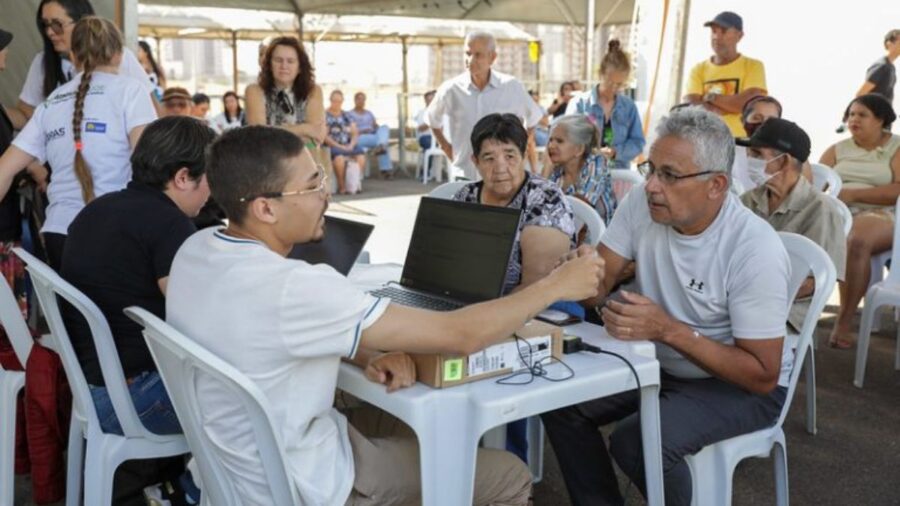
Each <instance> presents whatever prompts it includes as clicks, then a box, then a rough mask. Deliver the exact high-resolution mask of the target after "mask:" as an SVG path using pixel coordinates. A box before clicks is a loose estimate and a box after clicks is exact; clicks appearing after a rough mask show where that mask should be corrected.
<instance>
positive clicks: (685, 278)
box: [542, 107, 793, 506]
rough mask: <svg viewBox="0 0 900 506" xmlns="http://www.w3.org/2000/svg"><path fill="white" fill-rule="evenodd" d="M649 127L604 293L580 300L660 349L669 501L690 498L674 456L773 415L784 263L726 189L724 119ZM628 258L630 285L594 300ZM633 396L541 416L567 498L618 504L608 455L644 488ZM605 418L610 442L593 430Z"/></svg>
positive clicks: (684, 118)
mask: <svg viewBox="0 0 900 506" xmlns="http://www.w3.org/2000/svg"><path fill="white" fill-rule="evenodd" d="M657 134H658V138H657V140H656V141H655V142H654V143H653V146H652V147H651V148H650V156H649V160H648V161H647V162H645V163H644V164H641V166H639V167H640V168H641V169H642V172H643V173H644V174H645V176H646V177H647V181H646V183H644V184H642V185H641V186H638V187H635V188H634V189H632V191H631V192H630V193H629V194H628V196H626V197H625V199H624V201H623V202H622V204H621V205H620V206H619V208H618V209H617V210H616V214H615V216H614V217H613V220H612V223H610V226H609V228H608V229H607V231H606V234H604V236H603V238H602V239H601V242H600V246H599V253H600V256H601V257H602V258H603V259H604V262H605V270H604V281H603V283H602V284H601V287H600V293H601V297H600V298H595V299H591V300H589V301H586V302H587V303H588V304H590V305H593V306H595V307H597V304H599V303H603V307H602V310H601V315H602V317H603V320H604V322H605V325H606V330H607V331H608V332H609V334H610V335H611V336H613V337H616V338H618V339H622V340H650V341H652V342H653V343H654V344H655V345H656V351H657V357H658V359H659V362H660V366H661V368H662V371H661V372H662V374H661V379H662V382H661V391H660V396H659V397H660V399H659V404H660V421H661V436H662V455H663V473H664V480H665V496H666V504H667V505H669V506H672V505H685V506H687V505H689V504H690V503H691V496H692V489H691V472H690V469H689V468H688V465H687V463H686V462H685V461H684V457H685V456H686V455H688V454H694V453H696V452H698V451H700V450H701V449H702V448H703V447H704V446H707V445H709V444H712V443H715V442H718V441H722V440H725V439H728V438H731V437H734V436H738V435H740V434H746V433H749V432H753V431H756V430H759V429H763V428H765V427H769V426H771V425H772V424H774V423H775V421H776V420H777V419H778V416H779V414H780V412H781V407H782V405H783V404H784V401H785V397H786V395H787V386H788V382H789V379H790V373H791V366H792V356H793V354H792V351H791V347H790V344H789V343H788V342H786V341H785V339H784V335H785V322H786V321H787V317H788V298H789V295H788V293H787V292H788V283H789V278H790V263H789V260H788V256H787V253H786V252H785V249H784V246H783V244H782V242H781V240H780V238H779V237H778V234H777V233H776V232H775V230H774V229H773V228H772V227H771V226H769V224H768V223H766V222H765V221H763V220H762V219H760V218H759V217H757V216H756V215H754V214H753V212H751V211H750V210H749V209H747V208H745V207H744V206H743V205H742V204H741V202H740V200H738V197H737V196H735V195H733V194H732V193H731V192H730V191H729V182H730V179H731V176H730V169H731V165H732V162H733V159H734V143H733V141H732V134H731V131H730V130H729V129H728V127H727V126H726V124H725V122H724V121H722V119H721V118H719V117H718V116H717V115H716V114H715V113H712V112H709V111H705V110H703V109H701V108H699V107H689V108H686V109H681V110H678V111H676V112H674V113H672V114H670V115H669V116H668V117H665V118H663V119H662V120H661V123H660V125H659V127H658V128H657ZM581 251H584V250H580V252H581ZM586 251H587V252H588V253H590V254H593V253H594V251H593V249H592V248H590V247H588V248H587V250H586ZM632 261H633V262H635V264H636V265H637V272H636V289H635V291H633V292H632V291H627V292H626V291H624V290H623V291H621V294H622V297H621V298H619V299H618V300H614V298H608V299H606V300H605V301H604V300H603V299H604V298H605V296H606V294H608V293H610V291H611V290H612V288H613V286H614V284H615V281H616V279H617V278H619V275H620V274H621V273H622V272H623V271H624V270H625V268H626V266H628V264H629V263H630V262H632ZM639 401H640V399H639V394H638V392H637V391H633V392H626V393H624V394H620V395H618V396H614V397H608V398H605V399H598V400H593V401H588V402H586V403H583V404H580V405H576V406H571V407H569V408H564V409H560V410H557V411H554V412H551V413H546V414H544V415H543V417H542V418H543V421H544V425H545V427H546V428H547V433H548V435H549V436H550V441H551V443H552V444H553V449H554V451H555V452H556V457H557V459H558V460H559V463H560V466H561V468H562V472H563V476H564V478H565V481H566V487H567V488H568V490H569V495H570V496H571V498H572V503H573V504H575V505H582V504H591V505H595V504H622V502H623V501H622V496H621V494H620V492H619V487H618V483H617V481H616V475H615V472H614V471H613V466H612V459H611V458H610V455H612V458H614V459H615V460H616V462H617V463H618V465H619V468H620V469H622V471H624V472H625V474H627V475H628V476H629V478H631V480H632V481H633V482H634V483H635V484H636V485H637V486H638V488H639V489H640V490H641V491H644V478H643V476H644V470H643V450H642V447H641V434H640V418H639V415H638V413H637V410H638V407H639ZM613 422H618V423H617V425H616V428H615V430H613V431H612V434H611V435H610V443H609V449H608V450H607V446H606V444H605V442H604V440H603V435H602V434H601V433H600V432H599V430H598V428H599V427H601V426H604V425H607V424H610V423H613Z"/></svg>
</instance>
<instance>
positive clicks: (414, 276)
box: [400, 197, 521, 302]
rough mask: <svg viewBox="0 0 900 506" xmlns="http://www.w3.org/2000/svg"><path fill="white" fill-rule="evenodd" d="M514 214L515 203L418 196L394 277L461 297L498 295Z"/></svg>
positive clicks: (415, 286)
mask: <svg viewBox="0 0 900 506" xmlns="http://www.w3.org/2000/svg"><path fill="white" fill-rule="evenodd" d="M520 215H521V210H520V209H509V208H505V207H495V206H486V205H481V204H473V203H466V202H455V201H452V200H444V199H436V198H431V197H423V198H422V201H421V203H420V204H419V213H418V215H417V216H416V224H415V227H414V228H413V235H412V239H411V240H410V244H409V251H407V253H406V263H405V264H404V265H403V277H402V278H401V280H400V283H401V284H402V285H403V286H406V287H408V288H413V289H416V290H421V291H424V292H429V293H433V294H437V295H442V296H446V297H450V298H452V299H456V300H459V301H461V302H480V301H484V300H489V299H494V298H497V297H499V296H500V295H501V292H502V290H503V280H504V278H505V277H506V267H507V264H508V263H509V257H510V254H511V252H512V247H513V241H514V240H515V237H516V230H517V229H518V226H519V217H520Z"/></svg>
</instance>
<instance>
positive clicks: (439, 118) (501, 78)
mask: <svg viewBox="0 0 900 506" xmlns="http://www.w3.org/2000/svg"><path fill="white" fill-rule="evenodd" d="M465 47H466V72H463V73H462V74H460V75H458V76H456V77H454V78H453V79H450V80H448V81H445V82H444V83H443V84H441V86H440V87H439V88H438V90H437V95H435V97H434V100H432V102H431V104H430V105H429V106H428V110H427V113H426V118H427V121H428V124H429V125H430V126H431V131H432V132H433V134H434V138H435V139H436V140H437V142H438V145H439V146H440V147H441V149H443V150H444V153H446V154H447V157H448V158H450V160H452V162H453V165H455V166H456V167H458V168H460V169H462V171H463V174H464V175H465V177H467V178H469V179H472V180H477V179H480V176H479V175H478V169H476V168H475V163H474V162H473V161H472V145H471V142H470V141H469V137H470V136H471V135H472V128H473V127H474V126H475V123H477V122H478V120H480V119H481V118H483V117H485V116H487V115H488V114H492V113H510V114H515V115H516V116H518V117H519V119H521V120H522V123H523V124H524V125H525V128H527V129H528V132H529V134H531V133H532V132H533V131H534V127H536V126H537V124H538V123H539V122H540V121H541V118H542V117H543V116H544V114H543V112H542V111H541V108H540V107H538V106H537V104H535V103H534V100H532V98H531V96H530V95H529V94H528V92H527V91H526V90H525V86H524V85H523V84H522V83H521V82H520V81H519V80H518V79H516V78H515V77H513V76H510V75H507V74H503V73H500V72H497V71H496V70H494V69H492V68H491V65H493V64H494V61H495V60H496V59H497V43H496V41H495V40H494V36H493V35H491V34H489V33H486V32H474V33H469V34H468V35H466V40H465ZM444 116H446V117H447V119H448V121H447V123H448V125H449V128H450V140H448V139H447V136H446V135H445V134H444ZM451 140H452V142H453V144H451Z"/></svg>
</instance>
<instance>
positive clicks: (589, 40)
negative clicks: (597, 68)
mask: <svg viewBox="0 0 900 506" xmlns="http://www.w3.org/2000/svg"><path fill="white" fill-rule="evenodd" d="M596 9H597V5H596V0H588V1H587V15H586V16H585V18H586V19H587V22H586V23H585V27H584V84H585V86H588V87H589V85H590V83H591V79H593V77H594V76H593V70H594V24H595V23H594V17H595V15H596Z"/></svg>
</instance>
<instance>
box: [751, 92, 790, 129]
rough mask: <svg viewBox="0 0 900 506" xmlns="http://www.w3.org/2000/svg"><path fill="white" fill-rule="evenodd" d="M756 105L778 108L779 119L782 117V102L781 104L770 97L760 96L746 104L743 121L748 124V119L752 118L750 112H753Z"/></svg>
mask: <svg viewBox="0 0 900 506" xmlns="http://www.w3.org/2000/svg"><path fill="white" fill-rule="evenodd" d="M756 104H772V105H774V106H775V107H776V108H778V117H779V118H780V117H781V114H782V111H783V109H782V108H781V102H779V101H778V100H777V99H776V98H775V97H771V96H769V95H758V96H755V97H753V98H751V99H750V100H748V101H747V103H745V104H744V108H743V110H741V121H742V122H744V123H746V122H747V118H748V117H749V116H750V112H751V111H753V108H754V107H755V106H756Z"/></svg>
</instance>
